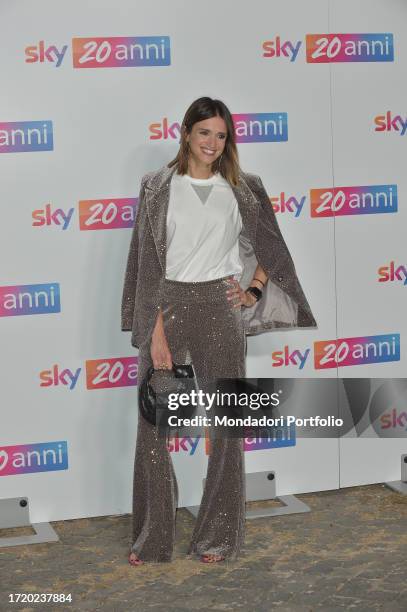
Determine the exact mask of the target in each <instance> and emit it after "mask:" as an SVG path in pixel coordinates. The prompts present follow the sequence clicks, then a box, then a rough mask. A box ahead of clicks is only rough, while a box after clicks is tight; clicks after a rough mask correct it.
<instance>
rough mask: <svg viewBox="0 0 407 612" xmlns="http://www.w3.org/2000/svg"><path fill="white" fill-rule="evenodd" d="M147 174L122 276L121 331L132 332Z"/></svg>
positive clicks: (143, 178)
mask: <svg viewBox="0 0 407 612" xmlns="http://www.w3.org/2000/svg"><path fill="white" fill-rule="evenodd" d="M147 178H148V174H145V175H144V176H143V177H142V179H141V186H140V193H139V199H138V206H137V213H136V217H135V220H134V227H133V233H132V236H131V241H130V248H129V253H128V256H127V265H126V272H125V276H124V286H123V295H122V306H121V328H122V331H132V327H133V316H134V304H135V299H136V287H137V276H138V255H139V242H140V227H144V223H145V218H146V215H147V212H146V207H145V202H144V196H145V184H146V181H147Z"/></svg>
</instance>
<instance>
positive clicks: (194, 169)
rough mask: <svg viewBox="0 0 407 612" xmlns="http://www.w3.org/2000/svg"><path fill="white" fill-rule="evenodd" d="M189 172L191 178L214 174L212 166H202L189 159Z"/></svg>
mask: <svg viewBox="0 0 407 612" xmlns="http://www.w3.org/2000/svg"><path fill="white" fill-rule="evenodd" d="M187 173H188V175H189V176H190V177H191V178H196V179H208V178H211V177H212V176H213V175H214V173H213V172H212V170H211V166H200V165H198V164H196V163H194V161H193V160H189V163H188V170H187Z"/></svg>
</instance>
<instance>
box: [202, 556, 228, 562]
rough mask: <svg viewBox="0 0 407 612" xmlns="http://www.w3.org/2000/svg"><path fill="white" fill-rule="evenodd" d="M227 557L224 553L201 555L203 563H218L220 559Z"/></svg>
mask: <svg viewBox="0 0 407 612" xmlns="http://www.w3.org/2000/svg"><path fill="white" fill-rule="evenodd" d="M224 560H225V557H223V556H222V555H201V561H202V563H218V562H219V561H224Z"/></svg>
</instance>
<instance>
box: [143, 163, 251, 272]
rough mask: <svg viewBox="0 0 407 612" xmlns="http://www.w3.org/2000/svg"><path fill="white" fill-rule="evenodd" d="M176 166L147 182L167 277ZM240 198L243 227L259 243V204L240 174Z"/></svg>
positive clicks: (149, 209)
mask: <svg viewBox="0 0 407 612" xmlns="http://www.w3.org/2000/svg"><path fill="white" fill-rule="evenodd" d="M175 169H176V166H172V167H171V168H168V166H163V167H162V168H161V169H160V170H159V171H158V172H157V173H155V174H154V175H153V177H152V178H151V179H150V180H149V181H147V183H146V193H145V203H146V208H147V214H148V218H149V221H150V225H151V229H152V232H153V237H154V242H155V245H156V249H157V255H158V259H159V262H160V266H161V268H162V270H163V272H164V274H165V271H166V252H167V211H168V204H169V200H170V186H171V179H172V175H173V174H174V172H175ZM232 191H233V193H234V195H235V197H236V200H237V203H238V207H239V212H240V215H241V217H242V222H243V226H244V228H245V230H246V232H247V235H248V238H249V239H250V241H251V243H252V245H253V246H254V245H255V243H256V228H257V219H258V214H259V201H258V199H257V198H256V196H255V195H254V193H253V192H252V190H251V189H250V187H249V186H248V184H247V182H246V180H245V173H244V172H242V171H240V173H239V184H238V185H237V186H236V187H232Z"/></svg>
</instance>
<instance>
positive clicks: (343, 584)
mask: <svg viewBox="0 0 407 612" xmlns="http://www.w3.org/2000/svg"><path fill="white" fill-rule="evenodd" d="M298 497H299V498H300V499H302V500H303V501H304V502H305V503H307V504H308V505H309V506H310V507H311V512H309V513H305V514H294V515H290V516H282V517H273V518H263V519H256V520H251V521H248V522H247V535H246V543H245V548H244V551H243V554H242V556H241V557H240V558H239V559H238V560H237V561H234V562H224V563H220V564H216V565H204V564H203V563H200V562H199V561H198V560H189V559H186V558H185V555H186V550H187V546H188V541H189V536H190V534H191V530H192V526H193V521H194V519H193V517H192V516H191V515H190V514H189V513H188V512H187V511H186V510H180V511H179V512H178V516H177V529H178V534H177V547H176V552H175V557H174V561H173V562H172V563H167V564H145V565H144V566H142V567H131V566H130V565H128V563H127V549H128V540H129V532H130V516H129V515H125V516H118V517H117V516H113V517H100V518H91V519H80V520H70V521H61V522H54V523H52V525H53V527H54V529H55V530H56V532H57V533H58V535H59V537H60V542H56V543H50V544H36V545H31V546H18V547H10V548H3V549H0V577H1V579H0V610H1V611H3V610H4V611H7V612H8V611H11V610H17V609H18V610H25V611H26V612H29V611H30V612H31V610H32V611H34V610H41V611H42V610H52V611H54V610H70V611H72V610H106V611H112V612H113V611H114V612H120V611H122V610H137V612H143V610H146V611H149V610H152V611H154V612H155V611H160V612H161V611H163V612H168V611H172V610H174V611H177V612H182V611H186V610H188V611H190V610H192V611H193V610H204V609H210V610H217V611H226V610H227V611H229V610H233V611H234V610H240V609H242V610H243V609H244V610H246V611H247V612H263V611H264V612H270V611H271V610H285V611H290V612H291V611H297V610H298V611H301V612H306V611H312V610H322V611H323V612H330V611H334V610H358V611H359V610H360V611H365V610H366V612H373V611H375V610H386V611H389V612H397V611H403V612H406V610H407V580H406V575H407V497H406V496H403V495H401V494H399V493H395V492H393V491H391V490H390V489H388V488H387V487H385V486H384V485H370V486H365V487H352V488H348V489H342V490H339V491H328V492H322V493H310V494H304V495H299V496H298ZM258 505H261V504H257V506H258ZM251 506H253V504H251ZM27 533H28V532H27ZM5 535H7V536H9V535H22V530H21V529H19V530H18V531H17V530H14V532H12V530H7V532H6V530H3V531H1V530H0V536H5ZM23 592H24V593H27V592H30V593H41V592H42V593H44V592H58V593H72V600H73V601H72V604H70V605H69V606H67V605H64V604H44V603H38V604H24V605H20V604H10V603H8V593H23Z"/></svg>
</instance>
